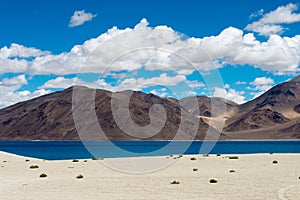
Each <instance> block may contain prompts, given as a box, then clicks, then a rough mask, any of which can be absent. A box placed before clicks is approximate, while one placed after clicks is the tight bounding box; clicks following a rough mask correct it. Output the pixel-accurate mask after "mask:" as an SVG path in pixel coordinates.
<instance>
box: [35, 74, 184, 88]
mask: <svg viewBox="0 0 300 200" xmlns="http://www.w3.org/2000/svg"><path fill="white" fill-rule="evenodd" d="M183 81H186V78H185V76H182V75H177V76H168V75H167V74H165V73H163V74H161V75H160V76H158V77H152V78H127V79H124V80H122V81H121V82H120V84H118V85H117V86H111V85H110V84H109V83H107V82H105V80H103V79H99V80H97V81H95V82H85V81H83V80H81V79H79V78H76V77H75V78H70V79H69V78H64V77H57V78H55V79H52V80H49V81H47V82H46V83H44V84H43V85H42V86H40V87H39V89H46V88H48V89H54V88H55V89H58V88H67V87H70V86H73V85H83V86H87V87H90V88H100V89H105V90H110V91H123V90H141V89H143V88H147V87H150V86H160V85H162V86H175V85H177V84H178V83H180V82H183Z"/></svg>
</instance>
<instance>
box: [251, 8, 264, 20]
mask: <svg viewBox="0 0 300 200" xmlns="http://www.w3.org/2000/svg"><path fill="white" fill-rule="evenodd" d="M263 13H264V9H260V10H258V11H257V12H254V13H252V14H251V15H250V16H249V19H252V18H255V17H259V16H262V15H263Z"/></svg>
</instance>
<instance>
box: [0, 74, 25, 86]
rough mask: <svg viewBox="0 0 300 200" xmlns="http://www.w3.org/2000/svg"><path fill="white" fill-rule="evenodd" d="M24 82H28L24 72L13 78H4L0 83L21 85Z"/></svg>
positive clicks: (3, 84)
mask: <svg viewBox="0 0 300 200" xmlns="http://www.w3.org/2000/svg"><path fill="white" fill-rule="evenodd" d="M24 84H27V80H26V77H25V75H24V74H22V75H19V76H15V77H12V78H4V79H2V81H1V82H0V85H2V86H21V85H24Z"/></svg>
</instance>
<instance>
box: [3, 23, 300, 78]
mask: <svg viewBox="0 0 300 200" xmlns="http://www.w3.org/2000/svg"><path fill="white" fill-rule="evenodd" d="M12 47H13V48H12ZM12 47H10V49H11V50H10V51H8V50H7V49H8V48H7V47H4V48H2V51H0V73H5V72H25V73H27V74H30V75H41V74H55V75H66V74H74V73H78V72H79V73H86V72H93V73H101V74H102V73H103V72H106V73H110V72H114V71H115V72H118V71H126V70H127V71H131V70H137V69H140V68H141V67H145V69H146V70H173V71H176V72H177V74H179V75H188V74H191V73H193V71H195V68H197V69H198V70H207V71H208V70H212V69H216V68H221V67H222V66H223V65H225V64H230V65H251V66H254V67H257V68H261V69H262V70H265V71H271V72H274V73H281V74H287V73H295V72H297V71H298V70H299V69H298V67H299V64H300V35H296V36H294V37H281V36H278V35H272V36H271V37H270V38H269V39H268V40H267V41H266V42H260V41H258V40H257V39H256V38H255V36H254V35H253V33H248V34H244V33H243V31H242V30H240V29H237V28H234V27H229V28H226V29H224V30H223V31H222V32H221V33H220V34H219V35H217V36H210V37H204V38H189V39H182V37H181V34H179V33H177V32H176V31H175V30H173V29H172V28H170V27H167V26H156V27H154V28H152V27H149V26H148V22H147V20H146V19H143V20H141V21H140V23H138V24H137V25H136V26H135V27H134V28H126V29H118V28H117V27H113V28H112V29H109V30H108V31H107V32H106V33H103V34H101V35H100V36H99V37H97V38H92V39H90V40H87V41H86V42H84V43H83V44H82V45H75V46H74V47H73V48H72V49H71V50H70V51H69V52H63V53H61V54H58V55H55V54H49V52H44V51H41V50H38V49H34V48H26V47H24V48H25V49H26V53H25V51H20V50H19V51H15V50H13V49H16V48H15V47H18V48H19V49H22V48H20V47H21V45H19V46H18V45H16V44H14V45H12ZM149 47H151V48H149ZM15 52H23V53H15ZM29 52H30V53H29ZM126 52H127V53H128V52H130V53H129V54H125V55H124V53H126ZM13 55H19V56H29V55H31V56H34V57H35V59H33V60H32V61H31V59H30V60H28V59H17V58H14V57H13ZM116 58H118V59H117V60H115V59H116ZM113 60H114V61H115V62H113V63H112V64H111V65H109V64H110V63H111V62H112V61H113ZM108 66H109V67H108Z"/></svg>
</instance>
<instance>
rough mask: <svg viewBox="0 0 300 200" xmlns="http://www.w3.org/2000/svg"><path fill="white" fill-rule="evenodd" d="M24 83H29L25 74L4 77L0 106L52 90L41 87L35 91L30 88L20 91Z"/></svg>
mask: <svg viewBox="0 0 300 200" xmlns="http://www.w3.org/2000/svg"><path fill="white" fill-rule="evenodd" d="M24 84H27V80H26V78H25V75H19V76H15V77H12V78H4V79H2V80H1V83H0V108H2V107H6V106H9V105H12V104H14V103H17V102H20V101H25V100H28V99H32V98H34V97H38V96H41V95H44V94H48V93H50V92H51V91H50V90H45V89H39V90H36V91H34V92H30V91H28V90H23V91H19V89H20V88H21V87H22V86H23V85H24Z"/></svg>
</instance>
